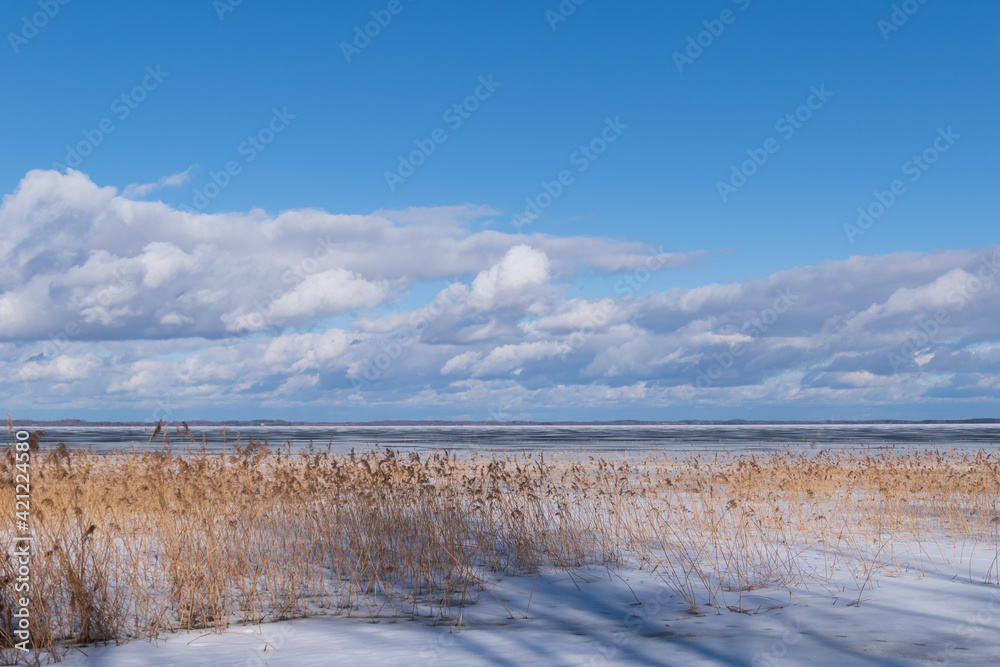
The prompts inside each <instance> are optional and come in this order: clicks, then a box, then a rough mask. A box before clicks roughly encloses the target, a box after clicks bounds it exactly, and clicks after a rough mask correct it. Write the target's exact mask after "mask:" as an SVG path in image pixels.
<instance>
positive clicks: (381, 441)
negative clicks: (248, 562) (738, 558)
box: [19, 424, 1000, 452]
mask: <svg viewBox="0 0 1000 667" xmlns="http://www.w3.org/2000/svg"><path fill="white" fill-rule="evenodd" d="M19 428H24V427H19ZM36 428H37V427H36ZM28 430H34V429H33V428H30V427H29V428H28ZM45 430H46V432H47V433H48V437H46V438H44V439H43V441H42V444H43V446H45V447H48V446H53V445H55V444H56V443H59V442H65V443H66V445H67V446H69V447H73V448H86V447H92V448H93V449H94V451H97V452H111V451H115V450H128V449H131V447H132V446H133V445H135V447H136V449H142V448H144V447H146V443H147V442H148V441H149V438H150V436H151V435H152V433H153V427H151V426H149V427H142V426H114V427H106V426H105V427H94V426H71V427H65V426H64V427H45ZM191 434H192V436H193V438H194V440H195V441H196V445H192V444H191V442H190V441H189V440H187V438H186V437H184V436H183V428H182V435H178V434H177V432H176V431H175V427H174V426H173V425H171V426H170V441H171V446H172V447H173V448H174V449H175V450H182V449H185V448H189V447H195V446H200V445H201V442H202V436H203V435H204V439H205V443H206V447H207V449H208V450H209V451H222V450H223V449H226V448H227V447H226V445H225V443H226V442H227V441H228V448H232V446H233V444H234V443H235V441H236V437H237V434H239V437H240V440H241V442H242V443H243V444H244V445H246V443H247V442H248V440H249V438H250V437H251V436H252V437H253V438H254V439H255V440H261V441H263V440H264V439H265V438H266V439H267V441H268V443H269V444H270V445H271V446H278V445H281V446H284V445H286V444H287V443H289V442H290V443H291V447H292V449H293V451H298V450H302V449H306V448H308V447H309V445H310V443H312V445H313V446H314V447H317V448H320V447H322V448H326V447H327V446H329V447H330V448H331V451H334V452H347V451H349V450H350V449H351V448H356V449H359V450H361V449H365V448H370V447H374V446H381V447H391V448H393V449H398V450H401V451H409V450H416V451H427V450H434V449H448V450H459V451H460V450H488V451H500V452H503V451H545V452H560V451H563V452H568V451H581V450H585V451H593V452H639V451H643V450H647V451H648V450H664V449H671V450H697V451H706V450H709V451H714V450H724V451H769V450H778V449H783V448H785V447H793V448H794V447H796V446H798V447H802V446H806V447H811V445H812V443H815V444H816V445H817V446H818V447H823V448H825V449H834V448H843V447H862V446H867V447H876V448H880V447H891V446H901V447H903V448H906V447H914V446H915V447H920V448H924V447H931V448H933V447H940V448H942V449H944V448H963V449H965V448H971V449H978V448H980V447H982V448H985V449H992V448H994V447H996V446H997V444H1000V424H781V425H603V424H602V425H565V426H549V425H510V424H507V425H505V424H496V425H492V424H488V425H482V424H480V425H461V426H458V425H456V426H438V425H435V426H382V425H355V426H340V425H320V426H284V425H278V426H240V427H235V426H227V427H226V428H225V429H223V428H221V427H214V426H213V427H200V426H196V427H193V428H192V429H191ZM161 438H162V434H161V435H158V436H157V437H156V439H155V440H154V441H153V442H152V444H151V445H149V446H150V447H157V446H158V445H159V443H160V441H161Z"/></svg>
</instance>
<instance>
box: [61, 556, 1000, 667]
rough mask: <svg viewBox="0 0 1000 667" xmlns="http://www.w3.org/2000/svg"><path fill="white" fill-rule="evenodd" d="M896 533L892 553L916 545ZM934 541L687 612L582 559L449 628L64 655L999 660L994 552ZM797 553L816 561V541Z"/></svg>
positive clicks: (646, 580)
mask: <svg viewBox="0 0 1000 667" xmlns="http://www.w3.org/2000/svg"><path fill="white" fill-rule="evenodd" d="M899 546H900V545H897V551H896V553H897V554H903V553H910V554H914V553H921V551H920V550H919V549H917V548H916V545H907V546H909V549H900V548H899ZM942 546H944V543H943V542H941V541H940V540H939V541H938V542H937V544H935V545H934V551H933V552H930V556H924V558H923V562H922V564H921V563H918V562H916V561H911V560H908V558H909V557H903V556H900V557H899V559H898V565H899V566H900V567H899V569H896V568H894V567H887V568H880V567H875V568H873V569H872V570H870V571H871V573H872V576H871V579H870V581H868V585H867V586H866V585H865V583H866V577H865V572H864V571H859V570H858V569H857V567H856V565H857V564H855V567H854V569H853V570H851V569H848V567H847V566H846V565H845V566H841V567H839V569H837V570H835V571H834V573H833V577H832V578H831V580H830V581H828V582H822V583H821V582H818V581H816V582H807V585H802V586H797V587H792V588H791V589H771V590H768V589H757V590H753V591H745V592H743V593H742V594H741V593H738V592H726V593H725V600H720V601H719V602H720V604H719V605H718V606H709V605H707V604H706V605H705V606H703V607H702V610H703V611H704V615H700V616H699V615H694V614H692V613H690V609H689V607H688V605H687V604H685V603H684V602H683V601H682V600H680V599H679V597H678V596H677V595H675V594H674V593H673V592H672V591H671V590H670V589H669V588H668V587H666V586H665V585H664V584H663V582H662V581H661V580H660V579H659V578H658V577H657V576H656V575H655V574H650V573H649V572H648V571H646V570H642V569H639V568H636V567H632V568H621V569H617V570H616V569H610V570H609V569H606V568H603V567H601V568H597V567H591V568H583V569H579V570H571V571H569V572H564V571H548V572H546V573H544V574H540V575H538V576H537V577H504V578H503V579H502V580H500V581H499V582H498V584H497V586H496V587H495V588H493V589H491V592H492V595H491V593H490V592H485V591H483V592H481V593H480V598H479V601H478V602H477V603H476V604H474V605H472V606H469V607H466V608H465V610H464V611H463V612H462V619H461V628H460V629H457V628H450V627H448V626H445V625H436V626H435V625H433V624H431V622H430V621H429V620H428V619H426V618H418V619H416V620H411V619H410V618H409V617H408V616H403V617H400V618H398V619H395V620H394V619H393V618H392V617H391V615H389V616H388V617H385V618H383V619H381V620H380V621H379V622H377V623H373V622H371V620H370V618H369V617H368V616H367V615H365V614H364V613H362V614H359V615H358V614H356V615H354V616H353V617H351V618H348V617H344V616H321V617H312V618H308V619H300V620H296V621H293V622H290V623H289V622H282V623H271V624H264V625H260V626H247V627H240V626H233V627H231V628H230V629H229V631H228V632H226V633H224V634H205V633H202V632H193V633H180V634H174V635H170V636H167V637H165V638H163V639H161V640H159V641H157V642H155V643H151V642H147V641H133V642H131V643H128V644H125V645H122V646H104V647H92V646H91V647H87V648H84V649H82V650H80V651H76V652H73V653H71V654H70V655H69V656H67V659H66V662H65V664H68V665H108V666H117V665H122V666H124V665H135V666H145V665H178V666H182V667H196V666H200V665H205V666H206V667H207V666H210V665H212V666H214V665H271V666H277V665H290V666H291V665H295V666H299V665H303V666H305V665H685V666H687V665H900V666H902V665H1000V586H998V585H997V584H996V576H997V574H996V573H997V564H996V562H995V561H996V558H997V553H996V551H995V550H994V549H985V548H983V545H982V543H980V545H979V546H978V547H977V548H976V549H975V550H971V549H970V545H964V546H963V545H951V546H950V547H945V548H944V549H940V547H942ZM970 551H971V553H970ZM882 556H883V558H882V559H881V561H880V562H882V563H884V564H885V563H888V560H887V559H886V558H884V556H886V554H882ZM931 557H932V558H933V563H932V562H931V560H929V558H931ZM803 558H804V559H806V560H809V559H810V558H811V559H813V560H814V561H815V563H816V565H817V567H818V566H819V563H820V562H821V558H820V556H819V554H818V553H808V552H807V553H806V554H804V555H803ZM987 577H988V578H990V580H991V581H992V583H984V580H985V579H986V578H987ZM862 586H864V588H863V590H862V588H861V587H862ZM494 595H495V596H496V597H497V598H499V600H497V599H495V598H494V597H493V596H494ZM699 597H701V598H705V599H706V600H707V593H706V592H702V593H701V594H700V595H699ZM529 599H530V606H529ZM637 600H638V601H641V603H642V604H638V602H637ZM505 607H507V608H509V610H510V612H508V611H506V610H505ZM526 612H527V613H526ZM382 615H383V616H386V611H385V610H383V612H382ZM512 616H513V617H512Z"/></svg>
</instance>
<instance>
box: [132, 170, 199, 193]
mask: <svg viewBox="0 0 1000 667" xmlns="http://www.w3.org/2000/svg"><path fill="white" fill-rule="evenodd" d="M196 166H197V165H191V166H190V167H188V168H187V169H185V170H184V171H182V172H179V173H176V174H170V175H169V176H164V177H163V178H161V179H160V180H158V181H156V182H155V183H132V184H131V185H127V186H125V189H124V190H122V197H126V198H128V199H141V198H143V197H145V196H146V195H148V194H150V193H151V192H155V191H156V190H160V189H162V188H177V187H180V186H182V185H184V184H185V183H187V182H188V179H190V178H191V172H192V171H193V170H194V168H195V167H196Z"/></svg>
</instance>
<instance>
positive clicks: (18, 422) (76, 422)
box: [13, 417, 1000, 427]
mask: <svg viewBox="0 0 1000 667" xmlns="http://www.w3.org/2000/svg"><path fill="white" fill-rule="evenodd" d="M164 421H165V423H176V424H180V423H182V422H184V423H187V425H188V426H209V427H211V426H219V427H222V426H256V427H261V426H743V425H747V426H781V425H796V426H807V425H820V426H821V425H866V424H899V425H913V426H919V425H923V424H927V425H931V424H938V425H940V424H1000V419H998V418H992V417H980V418H973V419H923V420H920V421H914V420H905V419H869V420H861V421H851V420H824V421H795V420H784V421H770V420H745V419H727V420H705V419H689V420H683V421H643V420H634V419H622V420H610V421H502V422H501V421H448V420H381V421H357V422H317V421H284V420H282V419H253V420H225V421H207V420H202V419H191V420H186V422H185V421H184V420H180V419H176V420H171V421H170V422H166V420H164ZM156 423H157V422H152V421H93V422H92V421H87V420H85V419H57V420H48V421H46V420H32V419H14V420H13V425H14V426H84V427H87V426H91V427H106V426H149V427H153V426H156Z"/></svg>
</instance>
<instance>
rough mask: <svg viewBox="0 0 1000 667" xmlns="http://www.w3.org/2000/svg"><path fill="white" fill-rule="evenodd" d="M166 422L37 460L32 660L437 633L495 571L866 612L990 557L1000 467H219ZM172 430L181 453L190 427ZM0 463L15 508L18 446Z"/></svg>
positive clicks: (276, 458)
mask: <svg viewBox="0 0 1000 667" xmlns="http://www.w3.org/2000/svg"><path fill="white" fill-rule="evenodd" d="M168 427H169V425H166V426H162V425H157V433H161V432H162V434H163V440H162V446H161V448H160V449H157V450H155V451H144V452H136V451H134V450H133V451H131V452H122V453H117V454H112V455H97V454H93V453H89V452H82V451H70V450H68V449H67V448H66V447H65V446H59V447H57V448H55V449H51V450H49V451H44V450H43V451H42V452H41V453H36V454H35V455H34V460H33V462H32V482H33V483H32V501H31V502H32V512H31V520H32V526H33V532H34V535H35V541H34V561H33V563H32V568H33V574H32V577H33V583H34V585H33V588H32V591H31V609H32V634H33V642H34V645H35V648H36V649H43V650H45V651H47V653H46V655H48V656H50V657H54V658H55V659H58V657H59V656H60V655H61V653H62V652H64V651H65V650H66V648H67V647H70V646H74V645H82V644H92V643H98V642H121V641H127V640H129V639H132V638H137V637H145V638H153V637H156V636H159V635H161V634H162V633H165V632H171V631H177V630H182V629H195V628H210V629H216V630H220V631H221V630H223V629H225V628H226V627H227V626H229V625H230V624H234V623H240V624H246V623H260V622H265V621H273V620H279V619H290V618H296V617H304V616H309V615H313V614H324V613H325V614H344V615H357V614H362V615H364V616H366V617H371V618H372V619H375V618H380V617H392V618H396V617H401V616H406V617H416V616H425V617H430V618H431V619H433V620H434V621H435V622H442V623H451V622H453V620H455V619H457V612H458V610H460V609H461V608H462V607H463V606H464V605H469V604H473V603H475V602H476V600H477V599H479V598H481V597H482V596H484V595H485V596H490V595H492V592H491V590H492V587H493V585H494V584H495V583H496V581H497V580H498V578H499V577H501V576H503V575H504V574H531V573H533V572H536V571H538V569H539V568H544V567H553V568H574V567H579V566H583V565H587V564H608V565H614V564H618V563H638V564H639V565H640V566H641V567H643V568H648V569H649V570H650V571H652V572H653V573H654V576H658V577H660V578H661V579H662V580H663V582H664V583H665V584H667V585H668V586H670V588H671V589H672V590H673V591H674V592H675V593H676V594H677V595H678V596H679V597H680V598H682V599H683V600H684V601H685V602H686V603H687V604H688V606H689V607H690V609H691V611H692V612H695V613H701V611H702V609H703V608H704V607H705V605H706V604H711V605H714V606H715V607H717V608H722V607H728V608H730V609H733V610H742V607H741V600H742V595H743V593H744V592H745V591H748V590H752V589H755V588H761V587H770V588H774V587H778V588H791V587H794V586H798V585H804V584H805V585H809V584H813V583H815V584H818V585H823V584H824V583H825V582H828V581H829V578H830V576H832V574H833V572H834V571H835V570H837V569H838V568H842V567H845V566H846V567H849V568H850V569H851V572H852V573H854V576H855V579H856V581H857V582H858V591H857V594H858V602H859V603H860V601H861V596H862V594H863V593H864V591H865V589H866V587H870V586H871V585H872V578H873V575H874V576H877V575H879V574H880V573H885V572H888V573H898V571H899V570H900V559H902V558H905V559H906V560H907V562H916V563H918V566H920V567H925V566H926V567H933V565H934V563H935V562H940V560H941V559H945V558H948V557H949V552H948V550H947V545H949V544H955V543H957V542H962V543H963V544H964V543H968V544H969V545H987V546H988V548H990V549H996V548H997V531H998V519H997V498H998V494H1000V459H998V458H997V457H996V456H993V455H988V454H986V453H984V452H982V451H980V452H978V453H972V454H969V453H957V452H937V451H928V452H921V451H910V452H891V451H881V452H873V451H865V450H847V451H839V452H836V453H833V452H823V451H819V452H816V451H809V452H793V451H784V452H780V453H776V454H773V455H767V456H753V455H742V456H735V455H733V456H730V455H714V456H709V455H700V456H699V455H687V456H674V455H668V454H660V455H655V454H649V453H646V454H643V455H642V456H629V457H625V458H624V459H622V460H614V459H611V458H606V457H594V456H586V455H585V454H576V455H569V454H567V455H561V456H558V457H553V456H551V455H550V456H547V457H546V456H543V455H539V454H519V455H513V454H510V455H500V454H495V455H482V454H478V455H477V454H467V455H463V456H455V455H453V454H449V453H448V452H447V451H439V452H432V453H427V454H424V455H419V454H417V453H411V454H409V455H408V456H405V457H403V456H400V455H399V454H397V453H396V452H394V451H392V450H388V449H385V450H372V451H367V452H364V453H361V454H357V453H355V452H354V451H352V452H351V453H350V454H348V455H334V454H331V453H330V452H329V451H323V450H315V449H312V448H310V450H308V451H305V452H300V453H292V452H291V450H290V448H272V447H269V446H266V445H265V444H264V443H260V442H257V441H254V440H252V439H251V440H250V442H249V443H248V444H247V445H246V446H243V443H242V441H241V439H240V438H239V436H237V440H236V444H235V448H234V450H233V451H232V452H230V453H226V454H219V453H209V452H207V451H205V450H204V448H202V449H201V450H200V451H191V452H186V453H183V454H182V453H174V452H173V451H171V450H170V443H169V430H168ZM175 435H176V436H178V437H180V438H181V439H182V440H184V441H186V442H187V443H188V444H189V445H192V446H193V445H194V443H195V441H194V438H193V436H192V435H191V433H190V431H189V429H188V428H187V425H186V424H185V425H184V430H183V432H182V431H181V430H180V429H179V428H176V427H175ZM0 468H2V469H3V474H2V477H0V478H2V480H3V482H2V484H0V506H3V507H11V508H13V506H14V482H13V480H14V474H13V471H14V458H13V455H12V453H10V452H8V453H7V454H6V455H0ZM13 530H14V523H13V518H12V512H6V513H3V514H2V518H0V535H3V536H5V541H6V544H5V547H6V548H5V549H4V554H5V555H6V559H5V560H4V561H3V562H0V658H2V659H5V660H7V661H8V662H10V661H15V660H17V659H22V660H23V659H24V656H23V655H22V654H20V653H19V652H17V651H15V650H13V649H12V648H11V647H12V646H13V639H12V634H11V627H10V625H9V624H10V618H11V610H12V609H13V608H14V606H15V593H14V587H13V578H14V576H13V574H14V569H13V568H14V565H13V561H12V559H11V557H10V554H11V552H12V546H11V542H10V538H9V536H10V535H12V534H13ZM807 550H812V553H819V554H820V555H821V558H820V559H819V560H818V561H817V560H816V559H810V560H808V561H807V560H806V559H804V558H803V557H802V555H803V553H805V552H806V551H807ZM817 550H818V551H817ZM997 576H998V575H997V568H996V566H994V567H993V568H991V570H990V571H989V572H986V573H984V574H983V578H984V579H985V580H986V581H997ZM508 611H509V613H510V614H511V616H513V615H514V610H508Z"/></svg>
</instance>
